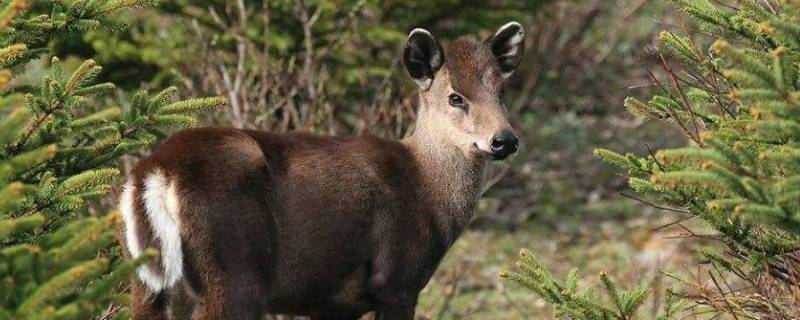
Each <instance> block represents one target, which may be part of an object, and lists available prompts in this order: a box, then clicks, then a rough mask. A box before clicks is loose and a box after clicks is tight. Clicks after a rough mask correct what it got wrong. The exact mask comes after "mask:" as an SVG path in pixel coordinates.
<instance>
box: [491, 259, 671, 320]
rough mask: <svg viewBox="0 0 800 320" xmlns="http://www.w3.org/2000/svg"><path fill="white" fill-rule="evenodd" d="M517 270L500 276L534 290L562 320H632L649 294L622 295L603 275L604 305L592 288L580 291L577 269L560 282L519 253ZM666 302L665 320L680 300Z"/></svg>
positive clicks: (640, 288) (638, 290) (636, 290)
mask: <svg viewBox="0 0 800 320" xmlns="http://www.w3.org/2000/svg"><path fill="white" fill-rule="evenodd" d="M517 270H518V272H504V273H501V274H500V277H502V278H505V279H509V280H511V281H513V282H516V283H518V284H520V285H522V286H525V287H527V288H529V289H531V290H532V291H533V292H535V293H536V294H538V295H539V296H541V297H542V298H543V299H544V300H545V301H546V302H548V303H550V304H553V305H554V306H555V316H556V317H557V318H559V319H564V318H568V319H569V318H571V319H587V320H626V319H633V318H635V316H636V311H637V310H638V309H639V307H641V306H642V305H643V304H644V302H645V300H646V299H647V297H648V295H649V294H650V289H649V288H647V287H646V286H645V285H641V286H638V287H635V288H632V289H630V290H623V291H620V289H619V288H617V285H616V284H614V282H613V281H612V280H611V279H610V278H609V277H608V275H606V274H605V273H602V274H600V276H599V278H600V279H599V281H600V285H601V287H602V289H603V293H604V294H605V297H606V299H605V300H607V301H606V302H604V301H603V300H602V299H600V298H598V295H597V294H596V293H595V290H594V289H593V288H578V283H579V282H580V279H579V278H578V277H579V276H578V271H577V269H572V270H571V271H570V272H569V273H568V274H567V276H566V278H565V279H564V280H563V281H559V280H557V279H556V278H555V277H554V276H553V275H551V274H550V272H548V271H547V269H546V268H545V266H544V265H543V264H542V262H541V261H540V260H539V259H538V258H536V257H535V256H534V255H533V254H532V253H531V252H529V251H527V250H522V251H520V253H519V262H517ZM667 302H668V305H667V306H666V307H665V316H664V317H663V318H664V319H669V318H670V317H671V316H672V315H673V314H674V312H675V311H674V310H675V309H676V306H675V305H676V304H677V302H678V300H674V299H668V301H667Z"/></svg>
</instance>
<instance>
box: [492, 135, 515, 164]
mask: <svg viewBox="0 0 800 320" xmlns="http://www.w3.org/2000/svg"><path fill="white" fill-rule="evenodd" d="M490 147H491V148H492V158H494V159H495V160H503V159H505V158H506V157H508V156H509V155H511V154H513V153H514V152H517V149H518V148H519V140H518V139H517V136H516V135H514V131H513V130H511V129H503V130H500V131H499V132H497V133H495V134H494V137H492V143H491V145H490Z"/></svg>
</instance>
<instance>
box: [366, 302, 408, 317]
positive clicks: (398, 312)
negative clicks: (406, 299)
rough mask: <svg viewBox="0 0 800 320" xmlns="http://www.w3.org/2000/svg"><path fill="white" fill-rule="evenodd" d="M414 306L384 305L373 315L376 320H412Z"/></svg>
mask: <svg viewBox="0 0 800 320" xmlns="http://www.w3.org/2000/svg"><path fill="white" fill-rule="evenodd" d="M415 308H416V306H415V305H414V304H384V305H381V306H380V308H379V309H378V311H377V312H376V313H375V319H376V320H414V309H415Z"/></svg>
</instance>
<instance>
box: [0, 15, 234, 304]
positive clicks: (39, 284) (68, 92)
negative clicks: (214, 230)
mask: <svg viewBox="0 0 800 320" xmlns="http://www.w3.org/2000/svg"><path fill="white" fill-rule="evenodd" d="M153 2H154V1H146V0H138V1H137V0H98V1H47V2H44V1H28V0H9V1H0V6H2V8H0V243H2V247H1V248H0V281H1V282H2V285H0V319H87V318H91V317H92V316H94V315H97V314H99V313H100V312H101V311H102V310H104V309H105V308H107V307H108V306H109V305H110V304H112V303H124V299H125V295H124V294H122V293H121V290H119V286H120V284H121V283H124V282H125V281H126V280H127V279H128V276H129V275H130V273H131V272H132V271H133V270H134V269H135V267H136V266H137V265H139V264H141V263H143V262H144V261H146V260H148V259H152V258H153V257H154V255H155V253H154V252H148V253H147V254H145V255H143V256H142V257H140V258H139V259H136V260H131V261H126V260H124V259H122V258H121V257H120V256H119V254H118V253H119V252H118V249H116V247H115V246H114V243H115V230H116V229H117V224H118V220H119V219H120V218H119V215H118V214H115V213H110V214H107V213H105V212H101V210H97V208H98V206H95V205H93V204H94V203H96V201H97V200H99V199H101V198H103V197H105V196H106V195H107V194H108V193H109V191H110V190H111V183H112V181H113V180H114V179H115V177H117V176H118V175H119V174H120V171H119V169H117V160H118V159H119V158H120V157H121V156H123V155H125V154H129V153H131V152H135V151H138V150H141V149H142V148H144V147H146V146H149V145H150V144H152V143H153V142H155V141H156V140H157V139H158V138H159V137H161V136H163V135H164V134H163V133H162V132H161V131H160V130H162V129H165V128H175V127H186V126H190V125H192V124H194V123H195V118H194V115H195V114H196V113H198V112H203V111H206V110H209V109H212V108H215V107H218V106H220V105H222V104H223V103H224V100H222V99H221V98H203V99H192V100H184V101H177V102H173V101H174V99H175V93H176V89H175V88H168V89H166V90H163V91H161V92H159V93H157V94H155V95H150V94H148V93H147V92H145V91H143V92H140V93H138V94H137V95H136V96H135V97H134V98H133V99H132V101H131V103H130V106H128V107H120V106H116V105H113V104H112V105H109V104H108V103H109V102H110V101H111V99H110V98H109V96H110V94H111V93H113V92H114V91H115V87H114V84H112V83H98V82H97V79H98V76H99V75H100V74H101V73H102V72H103V70H102V68H101V67H100V66H98V65H97V64H96V63H95V62H94V61H92V60H88V61H84V62H83V63H81V64H80V65H78V66H77V68H75V69H74V70H73V71H72V72H69V73H68V72H66V70H65V66H64V65H63V64H62V63H61V62H60V61H59V59H58V58H52V59H51V64H50V70H49V73H47V74H46V75H45V76H43V77H42V78H41V80H40V81H38V84H35V85H33V84H27V83H25V82H24V81H13V80H14V79H15V76H16V75H19V74H23V73H25V71H26V66H28V65H29V64H30V63H31V62H32V61H34V60H35V59H39V58H41V57H44V56H46V55H47V54H48V44H49V43H50V41H51V40H53V37H57V36H59V35H61V34H64V33H70V32H81V31H84V30H87V29H97V28H118V27H119V26H118V25H116V24H114V23H113V21H112V20H109V19H108V18H107V16H108V15H109V14H110V13H113V12H116V11H118V10H122V9H126V8H131V7H138V6H145V5H150V4H152V3H153ZM116 316H117V317H118V318H124V313H118V314H117V315H116Z"/></svg>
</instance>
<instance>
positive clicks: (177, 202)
mask: <svg viewBox="0 0 800 320" xmlns="http://www.w3.org/2000/svg"><path fill="white" fill-rule="evenodd" d="M522 53H523V28H522V26H521V25H520V24H519V23H516V22H510V23H508V24H505V25H503V26H502V27H500V29H498V30H497V32H495V33H494V34H493V35H492V36H491V37H490V38H489V39H487V40H485V41H478V40H477V39H475V38H474V37H460V38H458V39H456V40H454V41H453V42H451V43H450V44H449V45H447V46H446V48H444V47H442V46H441V45H440V44H439V42H438V41H437V40H436V39H435V38H434V37H433V36H432V35H431V33H430V32H428V31H426V30H424V29H414V30H413V31H411V33H410V34H409V36H408V40H407V43H406V46H405V51H404V53H403V60H404V62H405V67H406V70H407V72H408V74H409V75H410V76H411V78H413V80H414V81H415V82H416V83H417V84H418V85H419V87H420V93H419V101H420V105H419V110H418V115H417V122H416V126H415V129H414V132H413V134H412V135H410V136H409V137H408V138H405V139H403V140H400V141H393V140H386V139H380V138H375V137H354V138H335V137H321V136H314V135H309V134H303V133H288V134H274V133H270V132H263V131H254V130H239V129H229V128H203V129H190V130H185V131H182V132H180V133H177V134H175V135H173V136H172V137H170V138H169V139H167V140H166V141H164V143H163V144H162V145H161V147H160V148H159V150H158V151H157V152H155V153H154V154H152V155H151V156H149V157H147V158H146V159H144V160H142V161H141V162H140V163H139V164H138V165H137V166H136V167H135V168H134V169H133V170H132V172H131V174H130V179H129V181H128V182H127V183H126V184H125V186H124V189H123V191H122V194H121V196H120V211H121V212H122V216H123V220H124V229H123V230H122V237H121V238H122V240H123V242H124V246H125V248H126V249H127V254H128V255H129V256H131V257H138V256H140V255H142V253H143V250H144V249H145V248H155V249H157V250H158V251H159V252H160V255H159V258H158V259H157V261H153V262H151V263H148V264H145V265H143V266H140V267H139V268H138V269H137V272H136V275H135V277H134V281H133V284H132V295H133V297H132V299H133V301H132V312H133V318H134V319H188V318H191V319H198V320H199V319H260V318H261V317H262V316H263V315H265V314H292V315H305V316H310V317H311V318H312V319H358V318H359V317H360V316H362V315H363V314H365V313H367V312H370V311H375V312H376V314H377V317H378V318H379V319H405V320H407V319H413V318H414V308H415V306H416V304H417V296H418V295H419V292H420V291H421V290H422V288H423V287H424V286H425V284H426V283H427V282H428V280H429V279H430V278H431V276H432V274H433V272H434V271H435V270H436V267H437V266H438V264H439V262H440V260H441V259H442V257H443V256H444V254H445V253H446V252H447V250H448V248H449V247H450V246H451V245H452V244H453V242H454V241H455V240H456V238H458V236H459V234H460V233H461V232H462V230H464V228H465V227H466V226H467V224H468V223H469V221H470V218H471V217H472V214H473V210H474V207H475V203H476V201H477V199H478V197H479V193H480V191H479V190H480V186H481V183H482V178H483V177H482V173H483V169H484V167H485V165H486V162H487V159H488V158H492V159H504V158H506V157H507V156H509V155H510V154H512V153H514V152H515V151H516V150H517V147H518V142H517V137H516V136H515V133H514V131H513V130H512V128H511V127H510V125H509V122H508V119H507V115H506V111H505V107H504V105H503V102H502V90H503V84H504V81H505V79H506V78H508V77H509V76H510V75H511V73H512V72H513V71H514V69H515V68H516V67H517V65H518V64H519V62H520V60H521V57H522Z"/></svg>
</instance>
